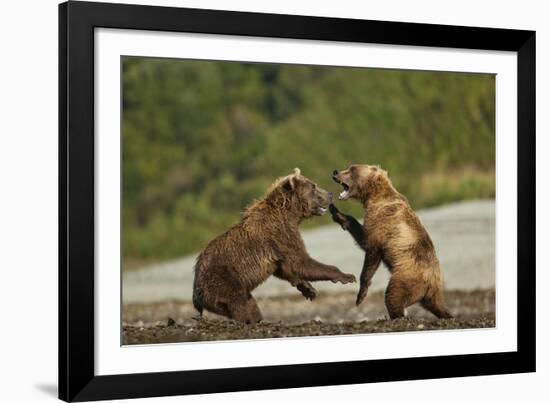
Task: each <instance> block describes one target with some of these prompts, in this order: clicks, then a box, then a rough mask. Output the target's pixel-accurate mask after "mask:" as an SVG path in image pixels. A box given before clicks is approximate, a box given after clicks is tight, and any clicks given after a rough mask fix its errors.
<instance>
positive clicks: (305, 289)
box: [296, 281, 317, 301]
mask: <svg viewBox="0 0 550 403" xmlns="http://www.w3.org/2000/svg"><path fill="white" fill-rule="evenodd" d="M296 288H297V289H298V291H300V292H301V293H302V295H303V296H304V297H305V298H306V299H309V300H310V301H313V300H314V299H315V297H316V296H317V290H316V289H315V288H313V286H312V285H311V283H310V282H309V281H302V282H301V283H300V284H298V285H297V286H296Z"/></svg>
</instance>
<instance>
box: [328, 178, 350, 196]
mask: <svg viewBox="0 0 550 403" xmlns="http://www.w3.org/2000/svg"><path fill="white" fill-rule="evenodd" d="M332 179H333V180H334V182H336V183H338V184H339V185H341V186H342V187H343V188H344V190H343V191H342V192H341V193H340V194H339V195H338V200H346V199H347V198H348V197H349V185H348V184H347V183H346V182H344V181H341V180H340V179H338V178H337V177H336V176H333V177H332Z"/></svg>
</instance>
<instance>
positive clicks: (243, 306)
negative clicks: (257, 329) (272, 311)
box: [226, 294, 262, 323]
mask: <svg viewBox="0 0 550 403" xmlns="http://www.w3.org/2000/svg"><path fill="white" fill-rule="evenodd" d="M226 305H227V310H228V312H229V315H228V316H229V317H230V318H231V319H234V320H236V321H238V322H243V323H257V322H259V321H260V320H262V313H261V312H260V308H258V304H257V303H256V300H255V299H254V297H252V295H250V294H248V295H245V294H243V295H238V296H235V297H234V298H231V299H230V300H228V301H227V302H226Z"/></svg>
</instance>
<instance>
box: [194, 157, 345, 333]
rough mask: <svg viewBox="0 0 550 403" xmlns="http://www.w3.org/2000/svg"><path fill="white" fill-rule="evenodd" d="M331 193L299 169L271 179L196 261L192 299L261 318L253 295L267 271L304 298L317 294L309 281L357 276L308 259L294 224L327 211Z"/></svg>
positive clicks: (201, 305) (241, 317)
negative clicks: (264, 191) (263, 191)
mask: <svg viewBox="0 0 550 403" xmlns="http://www.w3.org/2000/svg"><path fill="white" fill-rule="evenodd" d="M331 202H332V193H329V192H327V191H326V190H323V189H321V188H319V187H318V186H317V185H316V184H315V183H313V182H312V181H311V180H309V179H308V178H306V177H304V176H302V175H301V173H300V170H299V169H298V168H295V169H294V172H293V173H292V174H291V175H288V176H286V177H283V178H280V179H278V180H277V181H275V183H273V184H272V185H271V187H270V189H269V191H268V193H267V195H266V196H265V197H264V198H262V199H260V200H258V201H256V202H255V203H253V204H252V205H251V206H250V207H248V208H247V209H246V211H245V212H244V214H243V217H242V219H241V221H240V222H239V223H237V224H235V225H234V226H233V227H231V228H230V229H229V230H227V231H226V232H225V233H223V234H221V235H220V236H218V237H217V238H215V239H213V240H212V241H211V242H210V243H209V244H208V245H207V246H206V248H205V249H204V250H203V251H202V252H201V253H200V255H199V257H198V258H197V262H196V264H195V279H194V283H193V305H194V306H195V308H196V309H197V310H198V311H199V313H200V314H201V315H202V312H203V310H204V309H206V310H208V311H210V312H214V313H217V314H219V315H224V316H227V317H229V318H231V319H235V320H237V321H240V322H246V323H255V322H258V321H260V320H261V319H262V314H261V312H260V309H259V308H258V305H257V303H256V300H255V299H254V297H253V296H252V295H251V292H252V290H254V289H255V288H256V287H257V286H258V285H260V284H261V283H263V282H264V281H265V280H267V279H268V278H269V277H270V276H271V275H274V276H276V277H278V278H280V279H283V280H286V281H288V282H289V283H290V284H292V286H294V287H296V288H297V289H298V290H299V291H300V292H301V293H302V294H303V296H304V297H306V298H307V299H314V298H315V293H316V291H315V289H314V288H313V287H312V285H311V284H310V283H309V282H310V281H318V280H330V281H332V282H334V283H335V282H341V283H343V284H345V283H351V282H354V281H355V277H354V276H353V275H351V274H345V273H342V272H341V271H340V270H339V269H338V268H337V267H335V266H330V265H326V264H323V263H320V262H317V261H316V260H314V259H312V258H311V257H310V256H309V255H308V253H307V251H306V247H305V245H304V241H303V240H302V237H301V235H300V231H299V229H298V226H299V225H300V223H301V222H302V221H303V220H304V219H307V218H310V217H313V216H320V215H323V214H325V213H326V212H327V210H328V206H329V204H330V203H331Z"/></svg>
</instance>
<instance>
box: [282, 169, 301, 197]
mask: <svg viewBox="0 0 550 403" xmlns="http://www.w3.org/2000/svg"><path fill="white" fill-rule="evenodd" d="M298 175H301V171H300V168H294V170H293V171H292V173H291V174H290V175H288V177H287V179H286V180H285V181H284V182H283V189H284V190H286V191H287V192H290V191H291V190H294V188H295V187H296V184H297V182H298V178H297V176H298Z"/></svg>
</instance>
